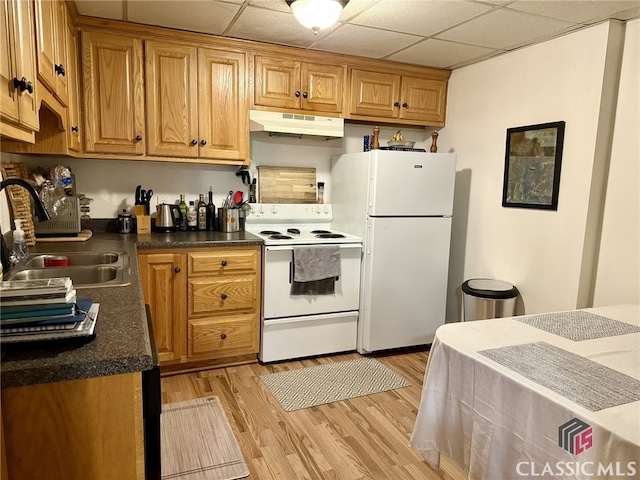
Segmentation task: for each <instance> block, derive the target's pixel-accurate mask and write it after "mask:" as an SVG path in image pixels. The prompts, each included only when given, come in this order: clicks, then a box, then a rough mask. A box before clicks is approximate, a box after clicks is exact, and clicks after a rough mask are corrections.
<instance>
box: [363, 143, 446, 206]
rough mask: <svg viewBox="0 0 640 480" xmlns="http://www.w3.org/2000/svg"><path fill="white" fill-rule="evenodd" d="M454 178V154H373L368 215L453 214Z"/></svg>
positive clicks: (390, 152) (392, 152) (373, 152)
mask: <svg viewBox="0 0 640 480" xmlns="http://www.w3.org/2000/svg"><path fill="white" fill-rule="evenodd" d="M455 176H456V154H455V153H422V152H394V151H385V150H377V151H372V154H371V169H370V175H369V202H368V206H367V209H368V210H367V213H368V214H369V215H372V216H376V217H379V216H389V217H399V216H433V215H436V216H437V215H445V216H446V215H451V212H452V210H453V188H454V183H455Z"/></svg>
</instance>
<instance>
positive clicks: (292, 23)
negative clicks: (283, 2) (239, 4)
mask: <svg viewBox="0 0 640 480" xmlns="http://www.w3.org/2000/svg"><path fill="white" fill-rule="evenodd" d="M333 28H335V27H333ZM328 31H330V30H329V29H327V30H322V31H320V33H319V34H318V35H314V34H313V32H312V31H311V30H310V29H308V28H305V27H303V26H302V25H300V24H299V23H298V21H297V20H296V19H295V17H294V16H293V13H285V12H280V11H275V10H266V9H264V8H258V7H252V6H251V5H249V6H248V7H247V8H246V9H245V10H244V11H243V12H242V14H241V15H240V17H239V18H238V20H236V23H235V24H234V25H233V26H232V27H231V29H229V31H228V32H227V33H226V36H230V37H235V38H245V39H248V40H256V41H259V42H267V43H276V44H280V45H292V46H296V47H309V46H310V45H311V44H313V42H316V41H317V40H318V38H322V36H323V35H326V34H327V33H328Z"/></svg>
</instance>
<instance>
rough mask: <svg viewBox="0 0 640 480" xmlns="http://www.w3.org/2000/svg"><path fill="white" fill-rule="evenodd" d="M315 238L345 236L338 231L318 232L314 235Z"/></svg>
mask: <svg viewBox="0 0 640 480" xmlns="http://www.w3.org/2000/svg"><path fill="white" fill-rule="evenodd" d="M316 237H317V238H346V237H345V236H344V235H342V234H340V233H319V234H317V235H316Z"/></svg>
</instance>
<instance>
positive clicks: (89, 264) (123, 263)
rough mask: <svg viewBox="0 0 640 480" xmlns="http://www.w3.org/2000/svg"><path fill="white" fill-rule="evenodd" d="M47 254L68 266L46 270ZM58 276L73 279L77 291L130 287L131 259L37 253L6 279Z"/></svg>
mask: <svg viewBox="0 0 640 480" xmlns="http://www.w3.org/2000/svg"><path fill="white" fill-rule="evenodd" d="M46 255H56V256H65V257H67V258H68V259H69V263H68V265H67V266H65V267H44V257H45V256H46ZM56 277H70V278H71V281H72V282H73V285H74V287H77V288H90V287H109V286H123V285H129V283H130V280H129V279H130V266H129V256H128V255H127V254H125V253H114V252H87V253H65V252H56V253H51V254H44V253H43V254H37V255H32V256H31V257H30V258H29V259H27V261H26V262H25V263H24V264H22V265H17V266H15V267H13V268H12V269H11V271H10V272H9V274H8V275H7V276H6V279H7V280H34V279H39V278H56Z"/></svg>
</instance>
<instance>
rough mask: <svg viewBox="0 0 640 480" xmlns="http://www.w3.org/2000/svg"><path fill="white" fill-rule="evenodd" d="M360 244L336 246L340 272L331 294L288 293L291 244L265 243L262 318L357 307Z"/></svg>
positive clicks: (289, 290) (289, 287) (291, 266)
mask: <svg viewBox="0 0 640 480" xmlns="http://www.w3.org/2000/svg"><path fill="white" fill-rule="evenodd" d="M361 252H362V245H360V244H359V243H357V244H352V243H346V244H341V245H340V262H341V264H340V271H341V272H342V274H341V275H340V276H339V277H338V278H337V280H336V285H335V293H334V294H332V295H291V282H292V281H293V278H292V277H293V275H292V272H293V246H291V245H278V246H265V247H264V256H263V262H264V263H263V270H262V275H263V277H262V282H263V284H262V286H263V290H262V293H263V317H264V318H265V319H269V318H284V317H294V316H299V315H315V314H319V313H330V312H345V311H350V310H358V304H359V296H360V255H361Z"/></svg>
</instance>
